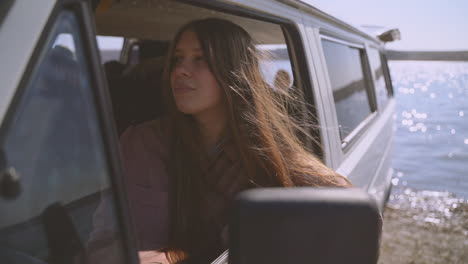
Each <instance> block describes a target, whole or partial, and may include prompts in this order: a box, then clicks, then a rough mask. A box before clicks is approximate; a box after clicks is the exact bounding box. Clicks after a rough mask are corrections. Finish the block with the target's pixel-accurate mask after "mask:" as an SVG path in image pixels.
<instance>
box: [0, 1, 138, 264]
mask: <svg viewBox="0 0 468 264" xmlns="http://www.w3.org/2000/svg"><path fill="white" fill-rule="evenodd" d="M0 11H1V12H0V43H1V47H2V48H1V49H0V57H1V58H2V65H1V66H2V70H1V71H0V80H1V81H0V83H1V84H0V87H1V89H0V215H1V217H0V259H1V262H2V263H97V262H99V263H138V257H137V255H136V251H135V250H133V248H134V247H133V245H134V244H133V243H132V241H133V240H132V239H131V238H132V234H133V233H132V231H131V230H132V229H131V225H130V224H129V222H128V220H127V218H126V217H127V216H128V214H127V209H126V208H127V207H126V199H125V191H124V188H123V185H122V183H121V179H122V177H121V172H120V165H119V158H118V153H119V152H118V149H117V146H118V141H117V136H116V131H115V128H114V125H113V120H112V115H111V107H110V100H109V95H108V94H107V88H106V85H105V81H104V76H103V70H102V68H101V65H100V61H99V55H98V52H97V45H96V39H95V32H94V21H93V15H92V14H91V12H92V11H91V8H90V7H89V5H88V1H85V0H81V1H80V0H67V1H65V0H64V1H55V0H44V1H27V0H16V1H3V2H1V4H0ZM3 66H5V67H3ZM98 208H103V210H101V211H106V212H105V215H106V218H105V219H101V222H99V221H95V215H96V212H97V211H98V210H97V209H98ZM109 257H110V258H111V259H109ZM96 259H97V260H98V261H95V260H96Z"/></svg>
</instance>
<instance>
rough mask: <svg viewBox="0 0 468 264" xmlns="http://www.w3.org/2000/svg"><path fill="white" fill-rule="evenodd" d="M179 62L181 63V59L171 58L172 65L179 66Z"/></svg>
mask: <svg viewBox="0 0 468 264" xmlns="http://www.w3.org/2000/svg"><path fill="white" fill-rule="evenodd" d="M181 62H182V57H177V56H174V57H173V58H172V64H173V65H178V64H180V63H181Z"/></svg>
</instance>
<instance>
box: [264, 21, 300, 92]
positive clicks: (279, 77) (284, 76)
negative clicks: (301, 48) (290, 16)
mask: <svg viewBox="0 0 468 264" xmlns="http://www.w3.org/2000/svg"><path fill="white" fill-rule="evenodd" d="M275 27H277V30H278V31H279V32H281V27H280V26H275ZM281 41H282V43H284V44H270V45H268V44H267V45H257V49H258V50H259V51H260V52H262V55H263V56H262V57H261V59H260V69H261V71H262V74H263V78H264V79H265V81H266V82H267V83H268V84H269V85H270V86H271V87H273V88H275V89H277V88H278V89H284V88H291V87H292V86H293V83H294V75H293V72H292V67H291V60H290V59H289V54H288V47H287V45H286V40H285V39H284V38H282V39H281Z"/></svg>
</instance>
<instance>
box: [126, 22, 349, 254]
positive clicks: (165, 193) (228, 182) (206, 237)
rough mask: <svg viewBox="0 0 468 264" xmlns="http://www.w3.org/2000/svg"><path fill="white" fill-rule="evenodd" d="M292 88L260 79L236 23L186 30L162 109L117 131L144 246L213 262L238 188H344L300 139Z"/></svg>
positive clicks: (171, 59) (249, 44)
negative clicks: (291, 112)
mask: <svg viewBox="0 0 468 264" xmlns="http://www.w3.org/2000/svg"><path fill="white" fill-rule="evenodd" d="M290 92H291V91H289V90H288V89H272V87H270V86H269V85H268V84H267V83H265V81H264V79H263V78H262V74H261V72H260V69H259V54H258V52H257V50H256V47H255V43H254V41H253V40H252V38H251V37H250V36H249V34H248V33H247V32H246V31H245V30H244V29H242V28H241V27H239V26H237V25H236V24H234V23H232V22H229V21H227V20H222V19H215V18H209V19H203V20H197V21H193V22H191V23H189V24H187V25H185V26H184V27H182V29H181V30H180V31H179V33H178V34H177V35H176V36H175V39H174V42H173V46H172V47H171V49H170V51H169V54H168V63H167V65H166V68H165V73H164V100H165V101H166V107H167V111H168V114H167V116H165V117H163V118H161V119H159V120H155V121H151V122H147V123H143V124H141V125H138V126H134V127H130V128H129V129H127V131H126V132H125V133H124V134H123V135H122V137H121V151H122V158H123V161H124V172H125V174H126V178H127V186H128V196H129V198H130V206H131V212H132V214H133V219H134V223H135V225H136V229H137V237H138V240H139V243H140V248H141V250H157V249H159V250H162V251H164V252H166V256H167V258H168V259H169V260H170V262H183V261H185V262H187V263H188V262H190V263H192V262H193V263H209V261H212V260H213V259H214V258H215V257H216V256H217V255H218V254H220V253H221V252H222V251H223V250H225V249H226V247H227V236H228V229H227V223H228V219H227V215H228V207H229V203H230V201H231V200H232V199H233V198H234V196H235V195H236V194H237V193H238V192H240V191H242V190H245V189H249V188H255V187H274V186H281V187H292V186H338V187H346V186H350V183H349V182H348V181H347V180H346V179H345V178H343V177H342V176H340V175H338V174H337V173H335V172H334V171H332V170H331V169H329V168H327V167H326V166H325V165H324V164H323V163H322V162H321V161H320V160H319V159H317V158H316V157H315V156H314V155H312V154H311V153H310V152H309V151H308V150H307V149H305V148H304V144H303V143H302V142H301V141H300V140H299V139H298V138H302V137H301V135H302V134H304V135H306V133H305V132H306V131H305V130H303V129H302V128H301V127H300V126H299V125H298V124H297V122H295V121H294V120H293V119H292V118H291V117H290V116H289V115H288V105H291V104H294V103H297V102H298V101H295V100H296V99H295V98H294V97H293V96H291V95H290V94H288V93H290ZM148 254H149V255H148ZM141 257H142V258H147V259H148V258H151V254H150V253H145V254H142V255H141ZM185 262H184V263H185Z"/></svg>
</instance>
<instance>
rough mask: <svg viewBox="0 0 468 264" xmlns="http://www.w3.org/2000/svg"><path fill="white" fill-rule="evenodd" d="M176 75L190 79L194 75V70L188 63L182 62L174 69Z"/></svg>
mask: <svg viewBox="0 0 468 264" xmlns="http://www.w3.org/2000/svg"><path fill="white" fill-rule="evenodd" d="M174 71H175V73H176V75H178V76H184V77H189V76H191V75H192V70H191V67H190V65H188V62H186V61H182V62H180V63H179V64H177V65H176V66H175V69H174Z"/></svg>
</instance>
